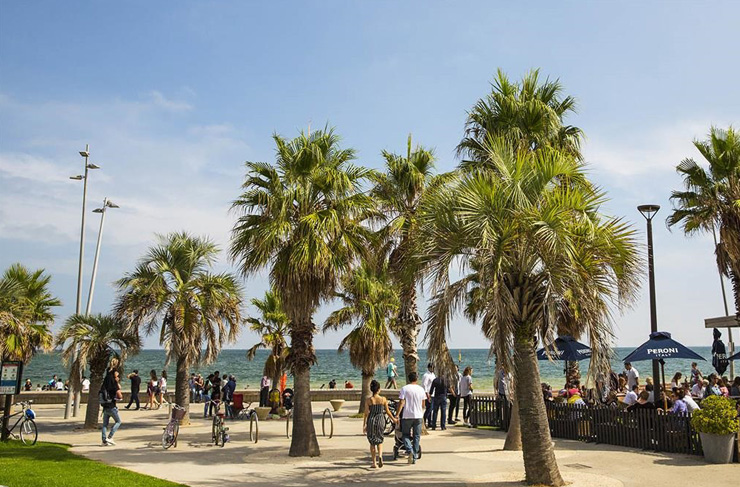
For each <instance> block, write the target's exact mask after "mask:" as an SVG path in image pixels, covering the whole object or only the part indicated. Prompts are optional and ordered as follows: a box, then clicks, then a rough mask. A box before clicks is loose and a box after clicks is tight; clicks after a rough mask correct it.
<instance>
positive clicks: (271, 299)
mask: <svg viewBox="0 0 740 487" xmlns="http://www.w3.org/2000/svg"><path fill="white" fill-rule="evenodd" d="M251 303H252V306H254V307H255V308H257V311H259V314H260V317H259V318H256V317H253V316H250V317H249V318H247V320H246V322H247V324H249V327H250V329H251V330H252V331H253V332H255V333H257V334H258V335H259V336H260V341H259V342H258V343H256V344H255V345H253V346H252V347H251V348H250V349H249V350H247V358H248V359H249V360H254V357H255V356H256V354H257V350H259V349H260V348H268V349H270V356H269V357H268V358H267V360H266V361H265V368H264V374H265V375H267V376H268V377H270V378H271V379H272V381H273V385H274V386H276V385H277V384H278V381H279V380H280V377H281V376H282V375H283V370H284V369H285V360H286V357H287V355H288V352H289V348H288V333H289V332H290V321H289V320H288V316H287V315H286V314H285V311H284V310H283V304H282V301H281V300H280V296H279V295H278V294H277V292H276V291H275V290H274V289H271V290H269V291H266V292H265V296H264V298H262V299H257V298H253V299H252V301H251Z"/></svg>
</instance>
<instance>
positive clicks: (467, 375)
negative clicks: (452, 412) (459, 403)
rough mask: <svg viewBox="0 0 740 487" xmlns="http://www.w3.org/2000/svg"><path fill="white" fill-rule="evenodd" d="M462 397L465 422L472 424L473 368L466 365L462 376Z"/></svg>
mask: <svg viewBox="0 0 740 487" xmlns="http://www.w3.org/2000/svg"><path fill="white" fill-rule="evenodd" d="M460 397H461V398H462V400H463V424H464V425H465V426H470V409H471V407H470V400H471V399H473V368H472V367H470V366H467V367H465V370H463V375H462V377H461V378H460Z"/></svg>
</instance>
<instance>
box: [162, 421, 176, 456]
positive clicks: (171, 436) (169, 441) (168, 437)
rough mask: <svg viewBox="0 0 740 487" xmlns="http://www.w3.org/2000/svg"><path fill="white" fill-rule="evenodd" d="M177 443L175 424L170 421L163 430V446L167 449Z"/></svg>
mask: <svg viewBox="0 0 740 487" xmlns="http://www.w3.org/2000/svg"><path fill="white" fill-rule="evenodd" d="M174 444H175V425H174V424H173V423H172V422H170V423H169V424H168V425H167V427H166V428H165V429H164V431H163V432H162V448H164V449H165V450H166V449H168V448H170V447H171V446H172V445H174Z"/></svg>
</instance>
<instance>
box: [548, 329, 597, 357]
mask: <svg viewBox="0 0 740 487" xmlns="http://www.w3.org/2000/svg"><path fill="white" fill-rule="evenodd" d="M548 354H549V356H548ZM537 358H538V359H540V360H549V359H550V358H552V359H554V360H565V361H566V362H577V361H579V360H585V359H587V358H591V348H590V347H588V346H587V345H584V344H583V343H580V342H578V341H577V340H576V339H575V338H573V337H572V336H570V335H563V336H560V337H558V338H556V339H555V342H554V343H551V344H550V345H549V346H547V347H544V348H540V349H539V350H537Z"/></svg>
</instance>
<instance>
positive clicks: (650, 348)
mask: <svg viewBox="0 0 740 487" xmlns="http://www.w3.org/2000/svg"><path fill="white" fill-rule="evenodd" d="M667 358H691V359H696V360H704V357H702V356H701V355H699V354H698V353H696V352H694V351H693V350H691V349H689V348H687V347H685V346H684V345H681V344H680V343H678V342H677V341H676V340H674V339H673V338H671V334H670V333H668V332H667V331H656V332H653V333H651V334H650V340H648V341H646V342H645V343H643V344H642V345H640V346H639V347H637V348H636V349H634V350H633V351H632V353H630V354H629V355H627V356H626V357H625V358H624V362H639V361H641V360H661V359H667Z"/></svg>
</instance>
